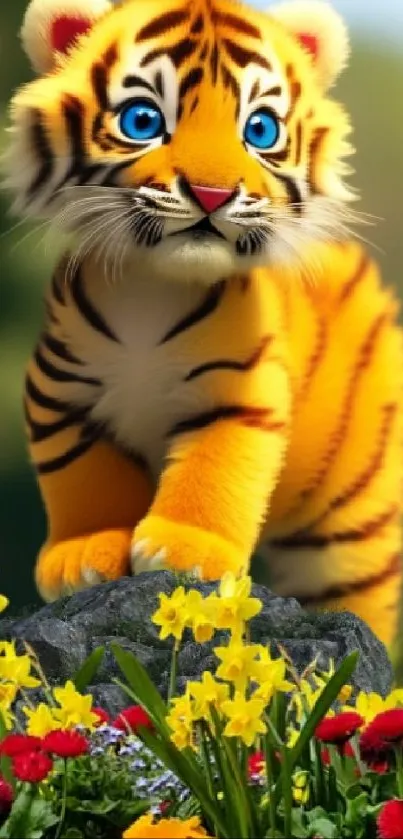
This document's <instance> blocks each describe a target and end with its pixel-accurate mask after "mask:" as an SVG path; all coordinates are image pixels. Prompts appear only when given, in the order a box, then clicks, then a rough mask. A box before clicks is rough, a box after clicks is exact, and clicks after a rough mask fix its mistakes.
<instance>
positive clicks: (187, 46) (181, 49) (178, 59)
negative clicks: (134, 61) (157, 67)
mask: <svg viewBox="0 0 403 839" xmlns="http://www.w3.org/2000/svg"><path fill="white" fill-rule="evenodd" d="M197 47H198V42H197V41H195V40H192V39H191V38H183V39H182V41H178V43H177V44H174V45H173V46H172V47H156V48H155V49H153V50H150V52H148V53H147V54H146V55H144V56H143V58H142V59H141V61H140V67H147V64H150V63H151V62H152V61H155V59H156V58H160V57H161V56H163V55H168V56H169V57H170V59H171V61H172V63H173V65H174V66H175V67H176V69H177V70H179V68H180V67H181V65H182V64H183V62H184V61H185V60H186V59H187V58H190V56H191V55H193V53H194V52H195V51H196V49H197Z"/></svg>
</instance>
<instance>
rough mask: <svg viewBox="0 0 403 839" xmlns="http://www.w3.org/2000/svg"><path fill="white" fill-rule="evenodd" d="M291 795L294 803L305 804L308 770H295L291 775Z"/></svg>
mask: <svg viewBox="0 0 403 839" xmlns="http://www.w3.org/2000/svg"><path fill="white" fill-rule="evenodd" d="M292 795H293V799H294V801H295V802H296V804H306V803H307V801H308V799H309V772H303V771H300V772H295V773H294V775H293V777H292Z"/></svg>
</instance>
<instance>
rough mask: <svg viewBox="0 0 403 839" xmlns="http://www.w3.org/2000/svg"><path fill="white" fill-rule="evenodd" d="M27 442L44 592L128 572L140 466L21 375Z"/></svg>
mask: <svg viewBox="0 0 403 839" xmlns="http://www.w3.org/2000/svg"><path fill="white" fill-rule="evenodd" d="M26 416H27V425H28V430H29V437H30V441H29V446H30V452H31V456H32V459H33V462H34V465H35V467H36V471H37V475H38V480H39V485H40V489H41V494H42V497H43V501H44V504H45V507H46V512H47V516H48V538H47V541H46V543H45V545H44V546H43V548H42V550H41V552H40V554H39V557H38V561H37V566H36V573H35V576H36V582H37V586H38V590H39V592H40V593H41V595H42V596H43V598H44V599H45V600H55V599H56V598H58V597H60V596H62V595H63V594H68V593H71V592H72V591H74V590H77V589H80V588H83V587H86V586H89V585H94V584H95V583H97V582H100V581H102V580H108V579H115V578H117V577H120V576H122V575H124V574H127V573H128V572H129V568H130V566H129V556H130V540H131V536H132V533H133V528H134V527H135V525H136V524H137V522H138V521H139V520H140V519H141V518H142V517H143V516H144V515H145V513H146V512H147V510H148V508H149V506H150V504H151V500H152V494H153V493H152V488H151V484H150V482H149V480H148V477H147V475H146V472H145V470H144V468H143V467H142V466H141V465H137V464H136V463H134V462H132V461H131V460H129V459H128V458H126V457H125V456H124V455H123V454H121V453H120V452H119V451H118V450H117V449H115V448H114V446H113V445H111V444H110V443H108V442H106V441H105V440H102V439H100V438H97V437H96V434H95V433H94V432H93V431H92V430H91V428H90V426H89V425H88V424H86V422H85V411H84V410H82V409H81V410H80V409H71V408H69V406H68V405H66V404H63V403H62V402H61V401H59V400H57V399H55V398H54V397H51V396H47V395H45V394H44V392H43V390H41V389H40V388H39V387H38V385H37V384H35V383H34V380H33V379H32V378H30V376H28V379H27V397H26Z"/></svg>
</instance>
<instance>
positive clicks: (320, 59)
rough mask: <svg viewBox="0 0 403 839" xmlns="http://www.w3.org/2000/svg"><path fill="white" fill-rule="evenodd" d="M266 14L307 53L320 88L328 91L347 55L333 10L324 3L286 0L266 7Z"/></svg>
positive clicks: (345, 40) (345, 38) (341, 27)
mask: <svg viewBox="0 0 403 839" xmlns="http://www.w3.org/2000/svg"><path fill="white" fill-rule="evenodd" d="M267 13H268V14H269V15H270V16H271V17H274V18H276V19H277V20H279V21H281V23H282V24H283V25H284V26H285V28H286V29H288V31H289V32H292V34H293V35H294V36H295V37H296V38H297V40H298V41H299V42H300V43H301V45H302V46H303V47H304V49H305V50H306V51H307V52H309V53H310V55H311V57H312V61H313V62H314V64H315V66H316V69H317V73H318V78H319V81H320V84H321V86H322V88H323V89H324V90H327V89H328V88H329V87H331V85H332V84H333V82H334V81H335V80H336V78H337V76H338V75H339V74H340V73H341V71H342V70H343V69H344V67H345V66H346V64H347V61H348V57H349V53H350V46H349V38H348V33H347V28H346V25H345V23H344V21H343V20H342V18H341V17H340V15H339V14H338V13H337V12H336V11H335V9H333V8H332V6H330V5H329V4H328V3H326V2H324V0H288V2H285V3H280V4H279V5H278V6H277V5H275V6H269V8H268V9H267Z"/></svg>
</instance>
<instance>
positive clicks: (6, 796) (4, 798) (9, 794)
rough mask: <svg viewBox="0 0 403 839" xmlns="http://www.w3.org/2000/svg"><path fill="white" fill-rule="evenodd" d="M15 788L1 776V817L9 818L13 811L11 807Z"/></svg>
mask: <svg viewBox="0 0 403 839" xmlns="http://www.w3.org/2000/svg"><path fill="white" fill-rule="evenodd" d="M13 798H14V794H13V788H12V786H11V784H9V783H8V781H6V780H5V779H4V778H3V777H2V776H1V775H0V816H1V817H3V818H4V816H7V815H8V813H9V812H10V810H11V805H12V803H13Z"/></svg>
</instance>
